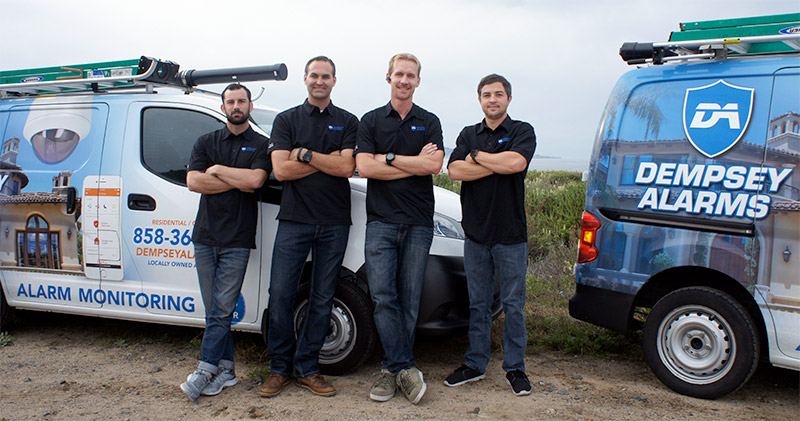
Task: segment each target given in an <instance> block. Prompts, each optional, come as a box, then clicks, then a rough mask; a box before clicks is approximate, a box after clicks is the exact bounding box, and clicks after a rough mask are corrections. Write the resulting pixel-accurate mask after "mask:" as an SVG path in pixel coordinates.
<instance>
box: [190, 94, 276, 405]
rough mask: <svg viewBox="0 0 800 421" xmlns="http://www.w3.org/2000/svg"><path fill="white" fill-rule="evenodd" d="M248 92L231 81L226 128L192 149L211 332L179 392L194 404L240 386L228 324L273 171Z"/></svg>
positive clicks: (201, 277)
mask: <svg viewBox="0 0 800 421" xmlns="http://www.w3.org/2000/svg"><path fill="white" fill-rule="evenodd" d="M252 110H253V103H252V102H250V90H248V89H247V88H246V87H244V86H242V85H239V84H236V83H234V84H230V85H228V87H226V88H225V90H224V91H222V112H224V113H225V116H226V117H227V118H228V122H227V124H226V126H225V127H223V128H222V129H219V130H217V131H215V132H212V133H208V134H206V135H203V136H200V138H199V139H197V142H196V143H195V145H194V149H192V157H191V162H190V163H189V172H188V173H187V174H186V185H187V186H188V187H189V190H191V191H194V192H198V193H202V196H200V206H199V208H198V209H197V218H196V220H195V226H194V232H193V233H192V242H193V243H194V253H195V265H196V267H197V278H198V281H199V283H200V294H201V295H202V297H203V306H204V307H205V312H206V330H205V333H204V334H203V343H202V345H201V346H200V363H199V364H198V366H197V369H196V370H195V371H194V373H192V374H190V375H189V377H188V378H187V379H186V382H185V383H182V384H181V389H182V390H183V391H184V393H186V395H187V396H189V398H190V399H191V400H195V399H197V397H198V396H200V394H201V393H202V394H204V395H216V394H218V393H219V392H220V391H222V388H224V387H227V386H233V385H235V384H236V382H237V380H236V374H235V372H234V367H233V335H231V320H232V318H233V311H234V310H235V309H236V303H237V302H238V300H239V294H240V292H241V289H242V282H243V281H244V273H245V269H246V268H247V261H248V259H249V258H250V249H254V248H255V247H256V243H255V235H256V222H257V217H258V197H257V195H256V193H254V191H255V190H256V189H258V188H259V187H261V185H262V184H263V183H264V180H265V179H266V178H267V175H268V174H269V172H270V170H271V166H270V163H269V155H268V154H267V150H268V147H269V145H268V142H267V139H266V138H265V137H264V136H261V135H259V134H258V133H256V132H255V131H253V128H252V127H250V123H249V118H250V112H251V111H252Z"/></svg>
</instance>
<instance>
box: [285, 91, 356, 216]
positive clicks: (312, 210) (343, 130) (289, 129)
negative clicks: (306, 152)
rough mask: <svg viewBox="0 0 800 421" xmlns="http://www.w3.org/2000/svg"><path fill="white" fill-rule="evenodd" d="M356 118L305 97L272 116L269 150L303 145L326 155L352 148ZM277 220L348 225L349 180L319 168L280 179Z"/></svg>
mask: <svg viewBox="0 0 800 421" xmlns="http://www.w3.org/2000/svg"><path fill="white" fill-rule="evenodd" d="M357 130H358V118H356V116H354V115H353V114H350V113H349V112H347V111H345V110H343V109H341V108H338V107H336V106H334V105H333V103H331V104H328V106H327V107H325V109H324V110H322V111H320V109H319V107H317V106H315V105H311V104H309V103H308V100H306V101H305V102H304V103H303V104H302V105H298V106H296V107H294V108H290V109H288V110H286V111H284V112H282V113H280V114H278V115H277V116H276V117H275V122H274V123H273V124H272V137H271V138H270V141H271V142H272V145H271V146H270V152H272V151H274V150H286V151H290V152H291V151H292V149H294V148H298V147H303V148H307V149H311V150H312V151H314V152H320V153H324V154H329V153H331V152H333V151H339V150H343V149H355V146H356V131H357ZM278 219H280V220H286V221H294V222H301V223H304V224H313V225H350V224H351V223H352V222H351V220H350V182H349V181H347V178H345V177H336V176H333V175H330V174H326V173H324V172H322V171H318V172H315V173H314V174H311V175H309V176H306V177H303V178H300V179H297V180H287V181H284V182H283V197H282V198H281V210H280V212H279V213H278Z"/></svg>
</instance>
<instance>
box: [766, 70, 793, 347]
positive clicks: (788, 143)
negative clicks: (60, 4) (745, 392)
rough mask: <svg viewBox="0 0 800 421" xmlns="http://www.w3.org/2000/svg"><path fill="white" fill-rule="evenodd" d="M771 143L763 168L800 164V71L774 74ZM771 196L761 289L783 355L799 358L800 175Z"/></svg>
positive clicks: (768, 140)
mask: <svg viewBox="0 0 800 421" xmlns="http://www.w3.org/2000/svg"><path fill="white" fill-rule="evenodd" d="M767 138H768V139H767V148H766V151H767V153H766V157H765V160H764V165H765V167H769V166H778V165H786V164H784V163H787V162H788V163H789V164H788V165H787V167H791V168H795V169H796V168H797V166H798V165H800V69H798V68H789V69H782V70H780V71H778V72H776V74H775V78H774V88H773V95H772V107H771V109H770V116H769V126H768V127H767ZM765 189H766V190H768V191H769V190H770V189H769V188H765ZM769 194H771V195H772V197H773V201H772V203H771V204H770V213H769V216H768V217H767V218H764V219H763V220H761V221H759V222H758V228H759V232H760V233H761V234H762V237H763V238H764V240H763V243H764V244H763V256H764V257H763V258H762V259H761V263H762V265H761V268H760V269H761V270H760V272H761V273H760V279H762V281H760V282H759V283H758V285H757V288H758V291H759V292H760V293H761V296H762V297H763V300H764V302H765V303H766V305H767V306H768V308H769V310H770V313H771V315H772V319H773V322H774V323H775V331H776V333H777V335H776V338H777V344H778V347H779V349H780V351H781V353H783V354H785V355H787V356H789V357H791V358H795V359H800V329H798V326H800V173H798V172H797V171H796V170H795V171H793V172H792V173H791V174H790V175H789V176H787V178H786V180H785V181H783V182H782V183H781V184H780V186H779V188H778V189H777V191H776V192H774V193H771V192H770V193H769Z"/></svg>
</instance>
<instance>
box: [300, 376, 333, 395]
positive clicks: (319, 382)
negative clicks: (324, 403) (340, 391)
mask: <svg viewBox="0 0 800 421" xmlns="http://www.w3.org/2000/svg"><path fill="white" fill-rule="evenodd" d="M296 381H297V385H298V386H300V387H302V388H304V389H308V390H310V391H311V393H313V394H315V395H319V396H333V395H335V394H336V388H334V387H333V385H332V384H330V383H328V381H327V380H325V378H324V377H322V376H320V375H319V374H312V375H310V376H308V377H298V378H297V380H296Z"/></svg>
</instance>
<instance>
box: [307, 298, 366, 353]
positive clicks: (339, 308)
mask: <svg viewBox="0 0 800 421" xmlns="http://www.w3.org/2000/svg"><path fill="white" fill-rule="evenodd" d="M307 306H308V300H303V302H302V303H300V305H299V306H297V309H296V310H295V311H294V328H295V332H298V331H300V324H301V323H302V322H303V319H304V318H305V315H306V307H307ZM357 334H358V329H357V327H356V324H355V321H354V320H353V313H351V312H350V309H349V308H347V306H346V305H344V303H342V302H341V301H339V300H338V299H336V298H334V299H333V307H332V308H331V319H330V327H329V328H328V335H327V336H325V343H323V344H322V349H320V351H319V361H320V363H322V364H333V363H337V362H339V361H341V360H343V359H344V358H345V357H347V355H348V354H350V351H352V350H353V346H355V338H356V336H357Z"/></svg>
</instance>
